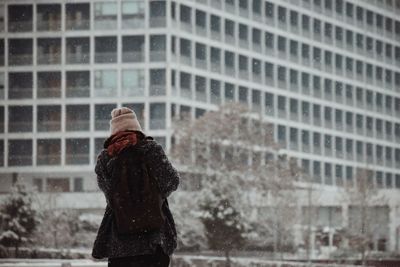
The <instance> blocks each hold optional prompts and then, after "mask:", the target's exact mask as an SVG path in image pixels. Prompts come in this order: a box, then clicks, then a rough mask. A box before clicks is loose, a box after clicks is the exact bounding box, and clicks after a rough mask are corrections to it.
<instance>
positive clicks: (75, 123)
mask: <svg viewBox="0 0 400 267" xmlns="http://www.w3.org/2000/svg"><path fill="white" fill-rule="evenodd" d="M66 126H67V127H66V128H67V131H87V130H89V120H69V121H67V125H66Z"/></svg>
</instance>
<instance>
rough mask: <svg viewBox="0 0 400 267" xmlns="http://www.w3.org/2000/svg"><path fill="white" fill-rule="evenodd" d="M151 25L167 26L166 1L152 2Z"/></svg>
mask: <svg viewBox="0 0 400 267" xmlns="http://www.w3.org/2000/svg"><path fill="white" fill-rule="evenodd" d="M149 11H150V27H165V25H166V24H165V23H166V20H165V16H166V1H151V2H150V9H149Z"/></svg>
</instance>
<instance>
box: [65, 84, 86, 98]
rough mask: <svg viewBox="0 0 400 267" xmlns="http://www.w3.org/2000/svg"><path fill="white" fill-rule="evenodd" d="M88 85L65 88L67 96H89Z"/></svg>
mask: <svg viewBox="0 0 400 267" xmlns="http://www.w3.org/2000/svg"><path fill="white" fill-rule="evenodd" d="M89 94H90V88H89V86H75V87H67V88H66V96H67V97H89Z"/></svg>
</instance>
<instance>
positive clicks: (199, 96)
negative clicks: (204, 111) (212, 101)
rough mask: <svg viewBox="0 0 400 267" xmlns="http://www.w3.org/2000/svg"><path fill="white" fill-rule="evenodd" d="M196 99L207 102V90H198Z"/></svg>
mask: <svg viewBox="0 0 400 267" xmlns="http://www.w3.org/2000/svg"><path fill="white" fill-rule="evenodd" d="M196 100H197V101H203V102H206V101H207V95H206V93H205V92H198V91H196Z"/></svg>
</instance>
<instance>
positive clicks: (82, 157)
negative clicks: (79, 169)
mask: <svg viewBox="0 0 400 267" xmlns="http://www.w3.org/2000/svg"><path fill="white" fill-rule="evenodd" d="M65 163H66V164H73V165H75V164H76V165H78V164H88V163H89V154H86V153H85V154H83V153H80V154H79V153H74V154H73V155H68V154H67V155H65Z"/></svg>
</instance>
